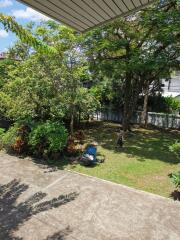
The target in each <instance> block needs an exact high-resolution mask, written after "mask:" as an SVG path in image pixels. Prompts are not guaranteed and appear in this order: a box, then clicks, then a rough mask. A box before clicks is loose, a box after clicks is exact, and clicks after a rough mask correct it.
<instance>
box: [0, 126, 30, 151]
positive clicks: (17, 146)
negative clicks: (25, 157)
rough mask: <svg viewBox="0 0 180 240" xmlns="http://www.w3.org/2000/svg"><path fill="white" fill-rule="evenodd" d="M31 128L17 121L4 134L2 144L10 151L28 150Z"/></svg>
mask: <svg viewBox="0 0 180 240" xmlns="http://www.w3.org/2000/svg"><path fill="white" fill-rule="evenodd" d="M29 131H30V130H29V128H28V126H26V125H19V124H18V123H16V124H15V125H14V126H12V127H10V128H9V130H8V131H7V132H5V133H3V134H2V137H1V145H2V147H3V148H5V149H6V151H8V152H12V151H14V152H17V153H22V152H24V151H26V150H27V142H28V134H29Z"/></svg>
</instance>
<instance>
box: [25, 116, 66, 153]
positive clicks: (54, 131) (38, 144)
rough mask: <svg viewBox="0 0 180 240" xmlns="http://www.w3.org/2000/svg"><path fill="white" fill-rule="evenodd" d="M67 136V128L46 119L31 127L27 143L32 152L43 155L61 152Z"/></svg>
mask: <svg viewBox="0 0 180 240" xmlns="http://www.w3.org/2000/svg"><path fill="white" fill-rule="evenodd" d="M67 137H68V133H67V130H66V129H65V127H64V126H63V125H62V124H60V123H57V122H49V121H47V122H45V123H40V124H37V125H36V126H35V127H34V128H33V129H32V131H31V133H30V135H29V141H28V144H29V146H31V149H32V150H33V153H34V154H36V155H38V156H39V155H41V156H43V155H48V154H50V153H56V152H61V151H62V150H63V149H64V148H65V146H66V143H67Z"/></svg>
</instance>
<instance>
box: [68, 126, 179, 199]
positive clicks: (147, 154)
mask: <svg viewBox="0 0 180 240" xmlns="http://www.w3.org/2000/svg"><path fill="white" fill-rule="evenodd" d="M118 131H119V125H118V124H113V123H102V122H100V123H94V124H93V125H92V126H89V128H87V129H85V134H86V142H87V143H90V142H92V141H97V142H98V143H99V146H98V153H100V154H104V155H105V157H106V161H105V163H103V164H100V165H97V166H96V167H93V168H92V167H91V168H88V167H83V166H80V165H79V164H76V165H70V164H69V165H67V168H68V169H72V170H73V171H77V172H80V173H84V174H87V175H91V176H95V177H98V178H102V179H106V180H110V181H113V182H116V183H121V184H125V185H127V186H131V187H134V188H137V189H141V190H144V191H148V192H152V193H156V194H159V195H162V196H166V197H169V196H170V194H171V192H172V191H173V190H174V186H173V185H172V183H171V181H170V179H169V177H168V174H170V173H172V172H177V171H180V165H179V164H178V163H179V160H178V159H177V157H176V156H175V155H174V154H173V153H171V152H170V151H169V146H170V145H172V144H173V143H174V142H175V141H176V140H177V139H180V132H178V131H165V130H164V131H163V130H145V129H133V133H131V134H129V136H128V137H127V139H126V142H125V146H124V147H123V149H117V148H116V140H117V132H118Z"/></svg>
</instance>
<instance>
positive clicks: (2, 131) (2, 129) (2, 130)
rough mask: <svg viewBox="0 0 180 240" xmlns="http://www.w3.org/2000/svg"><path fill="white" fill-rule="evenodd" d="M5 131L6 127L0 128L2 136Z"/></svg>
mask: <svg viewBox="0 0 180 240" xmlns="http://www.w3.org/2000/svg"><path fill="white" fill-rule="evenodd" d="M4 132H5V129H4V128H0V136H2V135H3V133H4Z"/></svg>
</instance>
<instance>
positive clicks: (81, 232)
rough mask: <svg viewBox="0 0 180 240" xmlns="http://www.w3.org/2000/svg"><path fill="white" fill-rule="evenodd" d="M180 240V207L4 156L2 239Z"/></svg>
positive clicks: (0, 159)
mask: <svg viewBox="0 0 180 240" xmlns="http://www.w3.org/2000/svg"><path fill="white" fill-rule="evenodd" d="M149 239H152V240H180V203H179V202H174V201H173V200H170V199H166V198H163V197H160V196H157V195H153V194H149V193H145V192H142V191H138V190H135V189H132V188H128V187H126V186H123V185H118V184H115V183H111V182H107V181H103V180H100V179H96V178H91V177H87V176H82V175H79V174H76V173H72V172H68V171H61V170H58V171H51V169H47V168H45V167H44V166H43V165H37V164H36V163H34V162H33V161H31V160H30V159H28V158H27V159H19V158H17V157H13V156H9V155H7V154H5V153H3V152H0V240H149Z"/></svg>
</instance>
